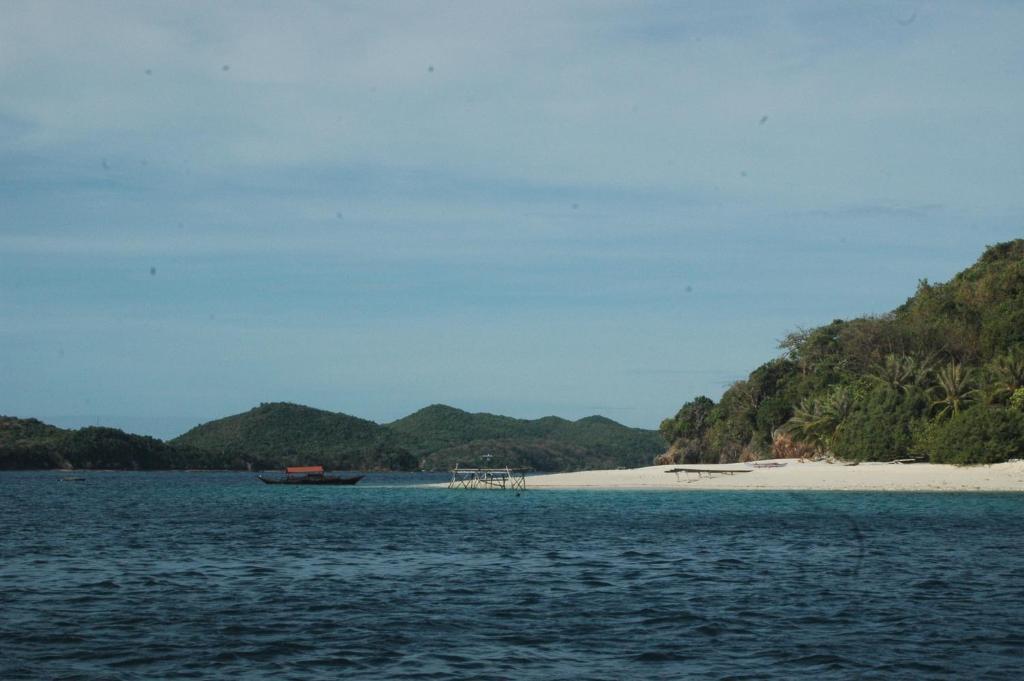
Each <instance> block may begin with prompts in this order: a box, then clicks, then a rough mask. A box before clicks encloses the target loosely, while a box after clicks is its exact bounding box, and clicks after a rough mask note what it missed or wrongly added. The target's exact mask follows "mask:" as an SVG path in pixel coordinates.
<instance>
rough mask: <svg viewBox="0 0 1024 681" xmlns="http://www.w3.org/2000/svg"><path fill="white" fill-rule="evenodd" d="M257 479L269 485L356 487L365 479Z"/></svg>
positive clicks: (326, 476)
mask: <svg viewBox="0 0 1024 681" xmlns="http://www.w3.org/2000/svg"><path fill="white" fill-rule="evenodd" d="M257 477H258V478H259V479H260V480H262V481H263V482H265V483H267V484H268V485H354V484H356V483H357V482H359V481H360V480H362V479H363V476H362V475H355V476H352V477H349V478H343V477H340V476H335V475H325V476H322V477H315V478H264V477H263V476H262V475H260V476H257Z"/></svg>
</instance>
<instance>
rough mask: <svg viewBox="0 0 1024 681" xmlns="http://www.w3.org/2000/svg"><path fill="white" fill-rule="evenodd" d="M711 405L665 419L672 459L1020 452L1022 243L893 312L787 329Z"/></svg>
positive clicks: (1023, 436)
mask: <svg viewBox="0 0 1024 681" xmlns="http://www.w3.org/2000/svg"><path fill="white" fill-rule="evenodd" d="M780 350H781V351H782V354H781V356H779V357H777V358H775V359H773V360H771V361H769V362H767V363H765V364H763V365H761V366H760V367H758V368H756V369H755V370H754V371H753V372H751V374H750V375H749V376H748V377H747V379H745V380H741V381H737V382H736V383H735V384H733V385H732V386H731V387H730V388H729V389H728V390H727V391H726V392H725V394H724V395H723V396H722V399H721V401H719V402H718V403H717V404H716V403H715V402H713V401H712V400H710V399H709V398H707V397H703V396H702V397H698V398H696V399H694V400H692V401H690V402H688V403H686V404H685V405H683V407H682V408H681V409H680V410H679V412H678V413H677V414H676V415H675V416H674V417H672V418H669V419H666V420H665V421H663V422H662V424H661V429H660V430H661V432H662V434H663V435H664V436H665V438H666V439H667V440H668V441H670V442H671V443H672V446H671V448H670V449H669V450H668V452H666V453H665V455H663V456H662V457H661V459H660V460H661V461H664V462H676V461H686V462H695V461H704V462H711V461H715V462H717V461H723V462H726V461H737V460H745V459H753V458H762V457H767V456H799V455H820V456H836V457H839V458H842V459H849V460H866V459H873V460H892V459H898V458H904V457H914V456H916V457H928V458H929V459H930V460H932V461H941V462H952V463H985V462H995V461H1003V460H1006V459H1007V458H1015V457H1021V456H1024V389H1022V388H1024V240H1021V239H1018V240H1015V241H1011V242H1007V243H1002V244H998V245H996V246H991V247H989V248H988V249H987V250H986V251H985V253H984V254H983V255H982V256H981V258H980V259H979V260H978V262H977V263H975V264H974V265H972V266H971V267H969V268H968V269H966V270H964V271H963V272H960V273H959V274H957V275H956V276H955V277H954V278H953V279H952V280H950V281H949V282H946V283H941V284H933V283H930V282H928V281H927V280H922V281H920V283H919V284H918V288H917V292H916V293H915V294H914V295H913V296H911V297H910V298H909V299H908V300H907V301H906V303H904V304H903V305H901V306H899V307H898V308H896V309H895V310H893V311H892V312H889V313H887V314H883V315H878V316H869V317H860V318H857V319H852V320H848V321H844V320H839V319H837V320H835V321H833V322H832V323H830V324H826V325H824V326H821V327H818V328H814V329H809V330H804V329H800V330H798V331H795V332H793V333H791V334H789V335H788V336H787V337H786V338H785V339H784V340H783V342H782V343H781V345H780Z"/></svg>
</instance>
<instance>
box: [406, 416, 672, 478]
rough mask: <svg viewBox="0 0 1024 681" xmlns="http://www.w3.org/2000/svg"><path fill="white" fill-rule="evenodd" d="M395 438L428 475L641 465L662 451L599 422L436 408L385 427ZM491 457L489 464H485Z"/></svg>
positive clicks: (650, 440)
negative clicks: (470, 467) (466, 469)
mask: <svg viewBox="0 0 1024 681" xmlns="http://www.w3.org/2000/svg"><path fill="white" fill-rule="evenodd" d="M387 427H388V428H390V429H391V430H393V431H395V432H397V433H400V434H401V435H402V436H403V437H404V438H405V442H406V443H407V444H408V446H409V447H410V448H411V449H412V450H413V451H414V452H416V453H417V455H419V456H421V457H422V461H423V463H422V465H423V467H424V468H426V469H429V470H442V469H447V468H449V467H451V466H452V465H454V464H455V463H462V464H464V465H466V464H481V463H484V462H485V461H490V462H491V463H493V464H495V465H497V464H501V465H506V464H507V465H515V466H528V467H530V468H535V469H537V470H545V471H554V470H558V471H563V470H582V469H593V468H609V467H610V468H616V467H628V466H639V465H645V464H647V463H649V462H650V460H651V458H652V457H653V456H654V455H655V454H657V453H658V452H660V451H662V450H664V449H665V446H666V444H667V443H666V441H665V440H664V439H663V438H662V437H661V436H660V435H659V434H658V433H656V432H653V431H649V430H642V429H639V428H628V427H626V426H623V425H621V424H619V423H616V422H615V421H612V420H611V419H607V418H604V417H601V416H588V417H587V418H583V419H580V420H578V421H567V420H565V419H560V418H557V417H554V416H547V417H544V418H541V419H533V420H528V419H514V418H510V417H508V416H497V415H494V414H471V413H469V412H465V411H462V410H461V409H455V408H453V407H448V406H445V405H440V404H435V405H432V406H429V407H426V408H424V409H421V410H419V411H417V412H416V413H414V414H410V415H409V416H406V417H405V418H403V419H399V420H398V421H395V422H393V423H390V424H388V425H387ZM485 454H490V458H489V459H484V458H483V456H484V455H485Z"/></svg>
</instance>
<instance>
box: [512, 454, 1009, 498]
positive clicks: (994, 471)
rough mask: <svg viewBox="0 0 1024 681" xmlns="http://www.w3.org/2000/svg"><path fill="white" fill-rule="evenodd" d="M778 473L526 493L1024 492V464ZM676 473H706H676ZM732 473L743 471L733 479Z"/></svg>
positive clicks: (679, 477)
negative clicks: (584, 490) (624, 491)
mask: <svg viewBox="0 0 1024 681" xmlns="http://www.w3.org/2000/svg"><path fill="white" fill-rule="evenodd" d="M776 462H777V463H780V464H785V465H784V466H779V467H775V468H754V467H753V466H751V465H750V464H723V465H712V464H694V465H686V466H648V467H646V468H632V469H623V470H602V471H581V472H578V473H554V474H550V475H535V476H530V477H529V478H527V485H526V486H527V489H644V490H680V491H692V490H708V489H721V490H831V491H886V492H1024V461H1013V462H1010V463H1001V464H994V465H991V466H949V465H940V464H924V463H916V464H892V463H868V462H865V463H861V464H859V465H856V466H847V465H843V464H841V463H825V462H817V461H816V462H801V461H798V460H794V459H789V460H777V461H776ZM759 463H765V462H759ZM674 468H687V469H700V470H702V471H704V473H696V472H680V473H678V474H676V473H671V472H669V471H671V470H672V469H674ZM732 471H742V472H735V473H732V474H730V472H732Z"/></svg>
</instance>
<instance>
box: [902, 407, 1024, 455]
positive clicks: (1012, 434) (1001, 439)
mask: <svg viewBox="0 0 1024 681" xmlns="http://www.w3.org/2000/svg"><path fill="white" fill-rule="evenodd" d="M914 449H915V451H917V452H919V453H925V454H928V455H929V456H930V457H931V459H932V461H936V462H940V463H955V464H980V463H999V462H1002V461H1006V460H1008V459H1013V458H1019V457H1021V456H1024V412H1020V411H1017V410H1015V409H1006V408H1003V407H995V406H988V405H983V404H982V405H977V406H975V407H972V408H970V409H967V410H966V411H962V412H960V413H958V414H956V415H954V416H952V417H950V418H949V420H947V421H945V422H942V423H937V424H935V425H934V427H932V428H930V429H929V430H928V431H927V435H926V437H924V438H922V439H921V441H920V442H918V443H916V444H915V447H914Z"/></svg>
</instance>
